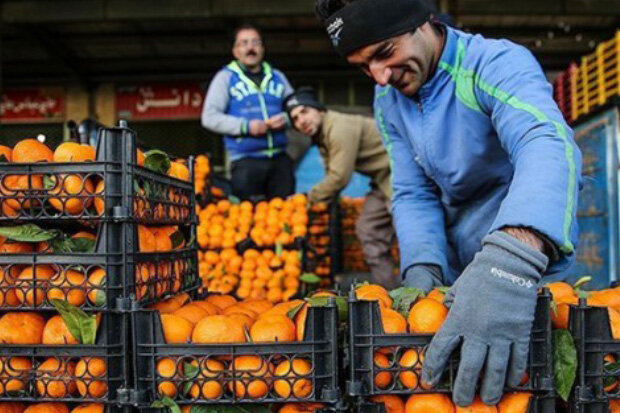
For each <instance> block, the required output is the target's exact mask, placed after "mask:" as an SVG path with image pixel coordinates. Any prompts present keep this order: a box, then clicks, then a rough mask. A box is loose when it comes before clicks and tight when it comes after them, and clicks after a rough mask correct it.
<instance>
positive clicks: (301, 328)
mask: <svg viewBox="0 0 620 413" xmlns="http://www.w3.org/2000/svg"><path fill="white" fill-rule="evenodd" d="M306 318H308V305H307V304H304V306H303V307H302V308H301V310H299V312H298V313H297V315H296V316H295V330H297V341H304V334H305V332H306Z"/></svg>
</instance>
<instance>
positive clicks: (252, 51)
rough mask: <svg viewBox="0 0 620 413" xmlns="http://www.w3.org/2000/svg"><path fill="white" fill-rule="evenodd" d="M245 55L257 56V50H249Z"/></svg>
mask: <svg viewBox="0 0 620 413" xmlns="http://www.w3.org/2000/svg"><path fill="white" fill-rule="evenodd" d="M245 55H246V56H255V57H256V56H258V52H257V51H256V50H250V51H248V52H247V53H246V54H245Z"/></svg>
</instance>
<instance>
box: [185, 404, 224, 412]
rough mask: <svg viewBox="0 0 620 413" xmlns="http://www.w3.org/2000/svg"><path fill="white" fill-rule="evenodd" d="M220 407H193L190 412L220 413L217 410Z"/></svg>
mask: <svg viewBox="0 0 620 413" xmlns="http://www.w3.org/2000/svg"><path fill="white" fill-rule="evenodd" d="M217 408H218V406H199V405H193V406H192V408H191V409H190V410H189V413H213V412H218V410H215V409H217Z"/></svg>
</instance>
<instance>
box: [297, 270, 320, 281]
mask: <svg viewBox="0 0 620 413" xmlns="http://www.w3.org/2000/svg"><path fill="white" fill-rule="evenodd" d="M299 281H301V282H304V283H306V284H318V283H319V282H321V278H320V277H319V276H318V275H316V274H313V273H311V272H305V273H303V274H302V275H301V277H299Z"/></svg>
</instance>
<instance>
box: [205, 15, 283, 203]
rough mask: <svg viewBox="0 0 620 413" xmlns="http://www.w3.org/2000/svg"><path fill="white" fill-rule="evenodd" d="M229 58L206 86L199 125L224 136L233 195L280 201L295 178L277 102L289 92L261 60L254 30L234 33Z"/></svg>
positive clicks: (279, 74) (262, 50)
mask: <svg viewBox="0 0 620 413" xmlns="http://www.w3.org/2000/svg"><path fill="white" fill-rule="evenodd" d="M233 55H234V57H235V60H233V61H232V62H231V63H230V64H228V65H227V66H225V67H224V68H223V69H222V70H220V71H219V72H218V73H217V74H216V75H215V77H214V78H213V80H212V81H211V84H210V85H209V90H208V91H207V96H206V98H205V103H204V107H203V111H202V125H203V126H204V127H205V128H207V129H209V130H211V131H213V132H216V133H219V134H221V135H224V141H225V144H226V150H227V151H228V156H229V160H230V161H231V180H232V186H233V192H234V194H235V195H236V196H238V197H239V198H241V199H248V198H249V197H251V196H253V195H265V196H267V197H268V198H273V197H286V196H288V195H290V194H292V193H293V192H294V191H295V175H294V169H293V162H292V160H291V158H290V157H289V156H288V155H287V154H286V152H285V151H286V144H287V142H288V140H287V137H286V131H285V128H286V124H287V121H286V116H285V114H284V113H283V112H282V102H283V101H284V98H286V97H287V96H288V95H290V94H291V93H293V89H292V88H291V85H290V84H289V82H288V80H287V79H286V76H284V74H283V73H282V72H280V71H279V70H276V69H273V68H272V67H271V65H269V63H267V62H264V61H263V58H264V56H265V48H264V46H263V39H262V36H261V34H260V32H259V30H258V29H257V28H256V27H254V26H251V25H244V26H241V27H239V28H238V29H237V30H235V34H234V45H233Z"/></svg>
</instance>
